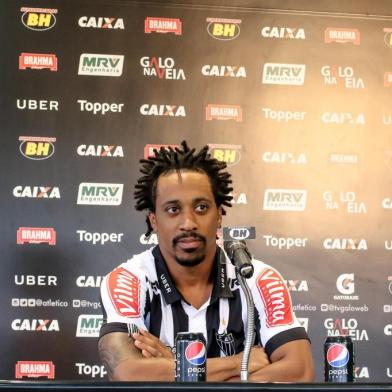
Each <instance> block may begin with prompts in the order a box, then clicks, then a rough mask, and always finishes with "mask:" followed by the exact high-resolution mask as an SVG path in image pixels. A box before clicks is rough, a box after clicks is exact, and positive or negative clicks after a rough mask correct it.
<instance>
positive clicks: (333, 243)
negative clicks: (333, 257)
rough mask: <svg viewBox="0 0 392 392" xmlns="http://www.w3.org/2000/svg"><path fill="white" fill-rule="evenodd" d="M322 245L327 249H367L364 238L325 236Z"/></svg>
mask: <svg viewBox="0 0 392 392" xmlns="http://www.w3.org/2000/svg"><path fill="white" fill-rule="evenodd" d="M323 246H324V248H325V249H328V250H347V251H354V250H367V244H366V240H365V239H364V238H361V239H353V238H326V239H325V240H324V242H323Z"/></svg>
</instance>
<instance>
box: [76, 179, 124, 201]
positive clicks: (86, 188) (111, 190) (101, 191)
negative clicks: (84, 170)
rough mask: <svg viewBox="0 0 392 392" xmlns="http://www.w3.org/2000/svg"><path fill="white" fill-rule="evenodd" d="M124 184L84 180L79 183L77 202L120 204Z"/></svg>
mask: <svg viewBox="0 0 392 392" xmlns="http://www.w3.org/2000/svg"><path fill="white" fill-rule="evenodd" d="M123 187H124V184H108V183H95V182H82V183H80V184H79V192H78V200H77V204H85V205H86V204H88V205H101V206H119V205H120V204H121V202H122V194H123Z"/></svg>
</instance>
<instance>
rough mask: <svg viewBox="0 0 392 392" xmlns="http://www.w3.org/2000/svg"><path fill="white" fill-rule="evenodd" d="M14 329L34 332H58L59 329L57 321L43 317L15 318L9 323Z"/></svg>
mask: <svg viewBox="0 0 392 392" xmlns="http://www.w3.org/2000/svg"><path fill="white" fill-rule="evenodd" d="M11 328H12V329H13V330H14V331H34V332H58V331H60V326H59V321H58V320H56V319H54V320H49V319H48V320H43V319H31V320H30V319H15V320H13V321H12V323H11Z"/></svg>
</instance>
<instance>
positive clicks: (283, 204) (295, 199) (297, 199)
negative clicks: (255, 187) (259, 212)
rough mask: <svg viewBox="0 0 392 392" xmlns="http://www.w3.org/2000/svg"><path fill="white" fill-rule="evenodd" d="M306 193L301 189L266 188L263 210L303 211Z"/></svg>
mask: <svg viewBox="0 0 392 392" xmlns="http://www.w3.org/2000/svg"><path fill="white" fill-rule="evenodd" d="M307 193H308V192H307V191H306V190H303V189H266V190H265V192H264V203H263V210H268V211H304V210H305V207H306V199H307Z"/></svg>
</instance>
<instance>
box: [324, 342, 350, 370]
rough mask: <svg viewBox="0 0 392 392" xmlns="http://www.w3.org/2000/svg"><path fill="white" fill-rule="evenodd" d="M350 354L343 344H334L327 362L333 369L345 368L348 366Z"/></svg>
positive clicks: (328, 352)
mask: <svg viewBox="0 0 392 392" xmlns="http://www.w3.org/2000/svg"><path fill="white" fill-rule="evenodd" d="M349 359H350V354H349V352H348V350H347V348H346V347H345V346H344V345H343V344H339V343H336V344H333V345H332V346H331V347H329V349H328V351H327V361H328V363H329V364H330V365H331V366H332V367H337V368H340V367H343V366H346V365H347V362H348V360H349Z"/></svg>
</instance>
